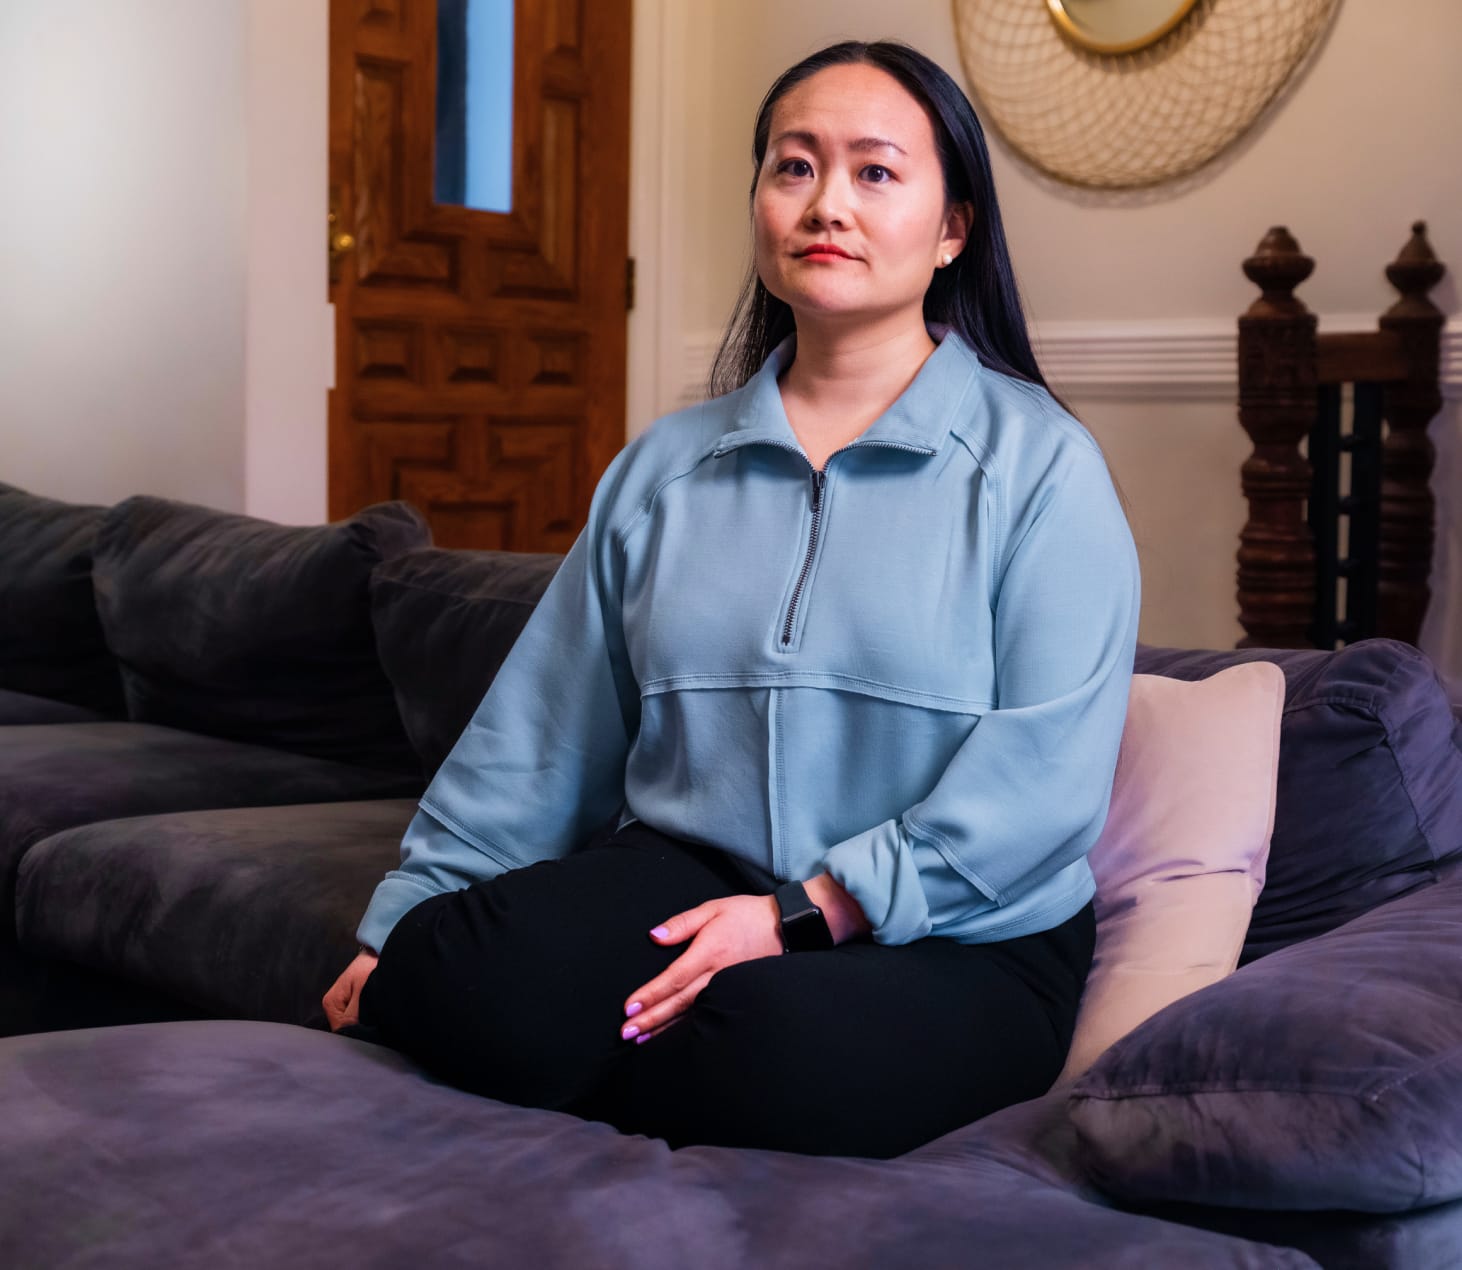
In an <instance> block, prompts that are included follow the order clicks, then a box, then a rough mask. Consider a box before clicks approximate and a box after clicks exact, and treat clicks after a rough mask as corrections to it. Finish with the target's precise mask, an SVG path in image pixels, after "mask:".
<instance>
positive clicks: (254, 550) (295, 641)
mask: <svg viewBox="0 0 1462 1270" xmlns="http://www.w3.org/2000/svg"><path fill="white" fill-rule="evenodd" d="M429 536H430V535H429V531H428V528H427V525H426V522H425V521H424V520H423V519H422V517H421V514H420V513H419V512H417V511H416V510H415V509H414V508H413V507H411V506H410V505H409V504H407V503H400V502H397V503H381V504H378V505H377V506H374V507H367V508H366V509H365V510H363V511H361V512H358V513H356V514H355V515H354V516H352V517H351V518H350V519H349V520H344V521H340V522H337V523H335V524H330V525H311V526H305V527H291V526H284V525H275V524H271V523H270V522H268V521H265V520H258V519H255V518H254V517H251V516H240V515H235V514H232V513H227V512H220V511H214V510H212V509H211V508H207V507H196V506H194V505H192V504H190V503H178V502H173V501H170V500H168V499H162V498H151V497H145V496H140V495H139V496H137V497H134V498H129V499H126V500H124V501H123V502H121V503H118V504H117V506H116V507H114V508H113V509H112V510H111V511H110V512H109V513H108V514H107V516H106V518H105V519H104V520H103V522H102V525H101V529H100V531H99V532H98V535H97V544H96V565H95V577H96V595H97V607H98V611H99V613H100V614H101V621H102V627H103V629H104V630H105V631H106V636H107V642H108V644H109V645H110V646H111V648H112V650H113V652H114V653H116V655H117V658H118V660H119V661H120V662H121V665H122V679H123V684H124V686H125V688H126V694H127V709H128V714H129V717H130V718H131V719H132V720H133V721H134V722H138V723H157V724H162V725H164V726H167V727H174V728H182V729H185V730H187V731H191V732H201V733H206V734H208V735H210V736H218V737H226V738H228V739H230V740H234V741H243V742H247V743H249V744H253V745H269V746H275V747H278V748H280V749H287V750H293V751H296V752H297V753H300V754H309V755H312V756H313V757H316V758H323V759H331V760H335V761H338V762H342V763H352V764H357V765H360V766H365V767H377V768H381V769H384V770H388V771H405V770H411V771H415V770H416V759H415V755H414V754H413V752H412V751H411V748H410V745H409V743H408V742H407V740H406V736H405V733H404V731H403V729H402V726H401V719H400V715H399V713H398V712H397V710H396V705H395V700H394V698H393V696H392V693H391V685H390V683H389V682H388V680H387V679H386V677H385V675H384V673H383V672H382V671H381V667H380V664H379V662H378V661H377V658H376V651H375V635H374V631H373V629H372V627H371V620H370V590H369V586H370V574H371V570H372V569H373V568H374V567H375V566H376V565H377V564H378V563H379V562H380V561H382V560H387V559H390V558H391V557H392V556H396V555H399V554H400V553H401V552H403V551H409V550H412V549H413V548H416V547H420V546H422V545H423V544H425V543H426V542H427V541H428V540H429Z"/></svg>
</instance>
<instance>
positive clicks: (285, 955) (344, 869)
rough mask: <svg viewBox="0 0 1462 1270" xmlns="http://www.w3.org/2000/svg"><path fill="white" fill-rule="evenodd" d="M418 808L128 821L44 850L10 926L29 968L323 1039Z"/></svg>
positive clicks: (302, 809)
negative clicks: (332, 994)
mask: <svg viewBox="0 0 1462 1270" xmlns="http://www.w3.org/2000/svg"><path fill="white" fill-rule="evenodd" d="M415 811H416V802H415V800H414V799H382V800H372V801H368V802H342V803H312V804H305V805H293V806H286V807H251V808H234V809H229V810H224V811H193V812H179V813H176V814H174V815H167V816H134V817H131V818H129V819H126V820H105V821H102V822H100V823H98V824H89V825H82V826H79V827H78V828H75V829H68V830H66V831H64V832H62V833H58V834H53V835H52V836H51V837H49V838H46V839H43V840H42V841H41V842H38V843H37V844H36V845H35V846H34V847H32V848H31V849H30V851H29V852H28V853H27V854H26V857H25V859H24V861H22V863H21V866H20V878H19V885H18V891H17V897H16V914H17V920H18V923H19V927H20V941H21V944H22V945H23V946H24V947H25V948H26V949H27V950H28V951H30V952H32V953H40V954H47V955H50V956H53V957H59V958H63V959H65V960H67V961H70V962H75V963H78V964H80V965H83V966H88V967H91V968H93V969H96V970H103V971H108V972H111V973H114V974H118V975H121V976H123V977H125V978H126V979H128V980H130V981H132V982H135V983H138V984H142V985H143V986H145V987H147V988H149V989H154V990H156V991H158V992H162V993H165V994H167V995H168V996H171V997H175V998H177V999H179V1000H183V1001H189V1002H191V1003H193V1004H194V1005H196V1006H198V1007H199V1009H200V1010H202V1011H204V1012H205V1013H208V1014H214V1015H221V1016H227V1017H230V1018H245V1019H266V1020H274V1021H276V1022H280V1023H298V1024H304V1025H307V1026H315V1027H324V1026H325V1017H324V1012H323V1010H322V1009H321V1006H320V998H321V997H322V996H323V995H324V993H325V990H326V989H327V988H328V987H329V986H330V985H331V984H332V983H334V982H335V980H336V979H337V978H338V977H339V975H340V972H341V971H342V970H343V969H345V967H346V965H347V964H348V963H349V962H350V960H351V958H352V957H354V956H355V952H356V942H355V927H356V923H357V922H359V921H360V915H361V913H363V912H364V911H365V907H366V905H367V904H368V903H369V902H370V898H371V893H372V891H374V889H375V886H376V883H378V882H379V881H380V880H381V877H382V876H383V875H384V874H385V873H386V871H387V870H389V869H394V868H396V867H397V865H398V864H399V863H400V860H401V837H402V834H404V833H405V831H406V825H407V822H408V821H410V819H411V817H412V815H413V814H414V813H415Z"/></svg>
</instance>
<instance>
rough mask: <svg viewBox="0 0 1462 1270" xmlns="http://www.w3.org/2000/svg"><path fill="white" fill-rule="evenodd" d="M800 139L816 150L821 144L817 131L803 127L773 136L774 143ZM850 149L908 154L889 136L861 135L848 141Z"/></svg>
mask: <svg viewBox="0 0 1462 1270" xmlns="http://www.w3.org/2000/svg"><path fill="white" fill-rule="evenodd" d="M787 140H791V141H800V142H802V143H803V144H804V145H807V146H811V147H812V148H813V149H814V150H816V149H817V148H818V146H819V145H820V144H821V139H820V138H819V137H818V135H817V133H815V132H808V131H806V130H805V129H803V128H789V129H788V130H787V131H786V132H779V133H778V134H777V135H776V136H775V137H773V138H772V144H773V145H776V144H777V143H778V142H779V141H787ZM848 149H849V150H897V151H898V152H899V153H900V154H907V153H908V151H906V150H905V149H904V148H903V146H901V145H899V144H897V143H896V142H893V141H890V140H888V138H887V137H859V138H858V139H857V140H855V141H850V142H848Z"/></svg>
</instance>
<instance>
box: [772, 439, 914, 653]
mask: <svg viewBox="0 0 1462 1270" xmlns="http://www.w3.org/2000/svg"><path fill="white" fill-rule="evenodd" d="M771 444H772V445H779V446H781V447H782V448H783V449H786V450H793V451H794V452H796V453H798V454H802V456H803V458H807V456H806V454H805V453H803V451H802V450H801V449H800V448H798V447H797V446H792V445H787V444H786V443H785V442H783V441H773V442H771ZM858 445H865V446H867V445H885V446H888V447H890V448H891V449H895V450H912V451H914V452H915V453H916V454H928V453H930V450H929V449H928V447H927V446H921V445H906V444H904V443H903V442H902V441H883V440H877V439H875V440H871V441H860V440H854V441H850V442H849V443H848V444H847V445H845V446H843V447H842V448H841V449H838V450H834V451H833V452H832V453H831V454H829V455H828V456H827V463H828V465H829V466H831V464H832V461H833V460H834V459H835V458H837V456H838V455H840V454H842V453H843V452H844V451H845V450H851V449H853V448H854V447H855V446H858ZM807 466H808V467H810V468H812V528H811V530H810V531H809V532H808V535H807V553H806V555H804V556H803V558H802V572H801V573H800V574H798V576H797V585H796V586H795V587H793V588H792V598H791V600H789V601H788V603H787V617H786V620H785V621H784V622H783V623H782V647H783V648H785V647H786V646H787V645H788V644H790V643H791V642H792V623H793V621H795V620H796V617H797V603H798V601H799V600H800V599H801V598H802V588H803V587H804V586H805V585H806V583H807V575H808V573H810V572H811V570H812V557H813V556H814V555H815V554H816V553H817V533H818V529H819V528H820V526H821V524H822V493H823V489H824V487H825V486H826V485H827V472H826V471H825V470H824V469H823V468H816V467H812V460H811V459H807Z"/></svg>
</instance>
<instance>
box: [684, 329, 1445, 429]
mask: <svg viewBox="0 0 1462 1270" xmlns="http://www.w3.org/2000/svg"><path fill="white" fill-rule="evenodd" d="M1375 329H1376V319H1375V318H1374V317H1373V316H1366V315H1363V314H1354V313H1335V314H1323V313H1322V314H1321V315H1320V330H1321V331H1324V332H1326V333H1329V332H1332V331H1373V330H1375ZM1031 338H1032V341H1033V343H1034V345H1035V352H1036V359H1037V361H1039V362H1040V365H1041V369H1042V370H1043V371H1044V372H1045V375H1046V378H1047V380H1048V381H1049V382H1050V383H1051V386H1052V387H1053V388H1054V389H1055V390H1056V391H1057V392H1058V393H1059V394H1061V396H1063V397H1081V398H1083V399H1086V400H1092V399H1097V400H1101V399H1120V400H1124V401H1126V400H1133V399H1136V400H1162V401H1224V402H1231V403H1233V404H1234V405H1235V406H1237V402H1238V393H1239V383H1238V338H1239V337H1238V327H1237V325H1236V323H1235V322H1234V321H1233V320H1232V319H1228V320H1224V319H1220V318H1168V319H1162V320H1143V321H1111V322H1046V323H1044V324H1042V325H1040V326H1036V325H1034V324H1033V325H1032V328H1031ZM719 341H720V332H718V331H712V332H701V333H700V334H698V335H692V336H689V337H687V338H686V340H685V345H684V348H683V352H682V359H681V366H682V369H683V372H684V378H683V379H682V381H681V384H680V390H679V392H678V394H677V400H676V402H675V404H676V405H677V406H683V405H689V404H690V403H692V402H695V401H699V400H701V398H702V397H703V395H704V390H705V382H706V375H707V373H708V372H709V371H710V367H711V359H712V358H713V357H714V356H715V353H716V345H717V344H718V343H719ZM1442 397H1443V399H1444V400H1447V401H1458V400H1462V322H1459V321H1457V320H1456V319H1453V320H1451V321H1449V322H1448V323H1447V325H1446V326H1445V327H1443V328H1442Z"/></svg>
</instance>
